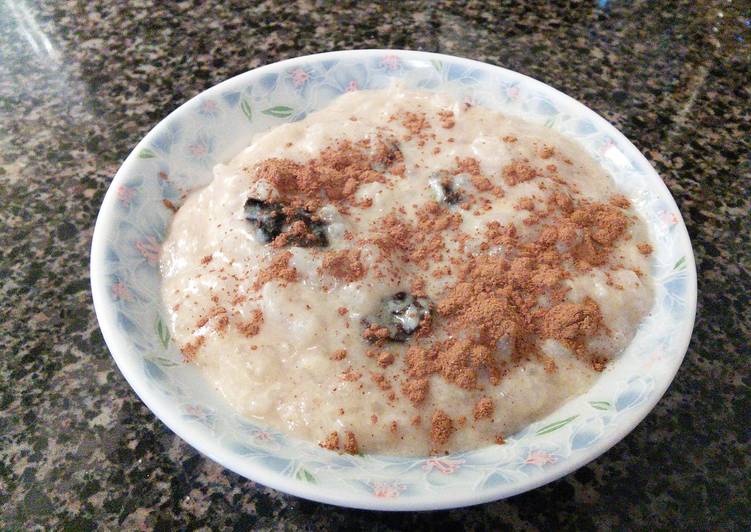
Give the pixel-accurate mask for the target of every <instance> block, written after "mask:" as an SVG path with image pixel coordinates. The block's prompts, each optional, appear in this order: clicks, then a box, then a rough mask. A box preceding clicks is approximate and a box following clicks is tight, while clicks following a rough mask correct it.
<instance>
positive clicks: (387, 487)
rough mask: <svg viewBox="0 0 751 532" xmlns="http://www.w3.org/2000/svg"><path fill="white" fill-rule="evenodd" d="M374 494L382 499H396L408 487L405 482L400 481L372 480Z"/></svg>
mask: <svg viewBox="0 0 751 532" xmlns="http://www.w3.org/2000/svg"><path fill="white" fill-rule="evenodd" d="M371 487H372V488H373V495H375V496H376V497H378V498H380V499H394V498H396V497H398V496H399V495H400V494H401V492H403V491H404V490H405V489H407V486H405V485H404V484H399V483H398V482H372V483H371Z"/></svg>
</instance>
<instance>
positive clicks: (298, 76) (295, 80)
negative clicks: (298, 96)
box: [290, 68, 310, 88]
mask: <svg viewBox="0 0 751 532" xmlns="http://www.w3.org/2000/svg"><path fill="white" fill-rule="evenodd" d="M290 76H291V77H292V85H294V86H295V87H296V88H300V87H302V86H303V85H305V83H306V82H307V81H308V80H309V79H310V74H308V73H307V72H305V71H304V70H303V69H302V68H296V69H294V70H293V71H292V72H291V73H290Z"/></svg>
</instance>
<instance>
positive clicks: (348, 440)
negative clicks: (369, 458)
mask: <svg viewBox="0 0 751 532" xmlns="http://www.w3.org/2000/svg"><path fill="white" fill-rule="evenodd" d="M344 452H345V453H348V454H357V453H358V452H359V448H358V446H357V438H355V434H354V433H353V432H350V431H348V430H347V431H345V432H344Z"/></svg>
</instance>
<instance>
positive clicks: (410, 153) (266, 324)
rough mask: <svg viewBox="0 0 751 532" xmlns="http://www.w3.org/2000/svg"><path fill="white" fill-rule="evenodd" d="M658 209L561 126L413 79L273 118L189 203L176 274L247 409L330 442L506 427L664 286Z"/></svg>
mask: <svg viewBox="0 0 751 532" xmlns="http://www.w3.org/2000/svg"><path fill="white" fill-rule="evenodd" d="M650 253H651V246H650V244H649V235H648V231H647V228H646V225H645V223H644V222H643V220H641V219H640V218H639V217H638V215H637V214H636V212H635V211H634V210H633V209H632V207H631V204H630V202H629V200H628V199H626V198H625V197H623V196H622V195H620V194H619V193H618V191H617V190H616V189H615V186H614V184H613V182H612V180H611V178H610V177H609V176H608V175H607V173H606V172H605V171H604V170H603V169H602V168H601V167H600V166H598V165H597V164H596V163H595V161H594V160H593V159H592V158H591V157H589V156H588V155H587V154H586V153H585V152H584V151H583V149H582V148H580V147H579V146H578V145H576V144H575V143H574V142H572V141H570V140H568V139H565V138H563V137H561V136H559V135H558V134H556V133H555V132H553V131H551V130H549V129H547V128H544V127H541V126H538V125H533V124H531V123H528V122H526V121H523V120H520V119H518V118H514V117H509V116H505V115H502V114H499V113H497V112H494V111H491V110H488V109H485V108H479V107H476V106H471V105H468V104H464V103H460V102H456V101H454V100H452V99H451V98H449V97H448V96H446V95H441V94H435V93H429V92H413V91H408V90H405V89H404V88H402V87H400V86H394V87H391V88H389V89H386V90H379V91H361V92H353V93H348V94H345V95H343V96H341V97H339V98H338V99H336V100H335V101H334V102H333V103H332V104H331V105H329V106H328V107H326V108H325V109H323V110H321V111H318V112H316V113H313V114H310V115H309V116H307V117H306V118H305V119H304V120H302V121H299V122H295V123H290V124H284V125H280V126H278V127H276V128H274V129H273V130H271V131H269V132H267V133H265V134H263V135H261V136H259V137H257V138H255V139H253V141H252V143H251V144H250V145H249V146H248V147H247V148H246V149H245V150H243V151H242V152H241V153H240V154H238V155H237V156H236V157H235V158H234V159H232V160H231V161H230V162H229V163H228V164H220V165H217V167H216V168H215V169H214V179H213V181H212V182H211V183H210V184H209V185H208V186H206V187H205V188H203V189H201V190H198V191H196V192H193V193H192V194H190V195H189V196H188V197H187V199H186V200H185V202H184V204H183V205H182V206H181V207H180V209H179V210H178V212H177V213H176V214H175V217H174V220H173V222H172V225H171V227H170V230H169V234H168V237H167V239H166V241H165V242H164V245H163V247H162V253H161V259H160V267H161V273H162V295H163V300H164V302H165V305H166V306H167V309H168V312H169V319H170V329H171V332H172V335H173V337H174V339H175V341H176V342H177V343H178V345H179V346H180V347H181V349H182V352H183V355H184V357H185V360H186V361H187V362H189V363H191V364H195V365H197V366H198V367H199V368H200V369H201V370H202V372H203V373H204V374H205V376H206V378H207V379H209V380H210V381H211V383H212V384H213V385H214V386H215V387H216V389H217V390H218V391H219V392H220V393H221V394H222V395H223V396H224V397H225V398H226V400H227V401H228V402H229V403H230V404H231V405H232V406H233V407H234V408H235V409H236V410H237V411H238V412H240V413H241V414H243V415H245V416H247V417H249V418H252V419H254V420H257V421H258V422H259V423H262V424H266V425H268V426H272V427H275V428H277V429H279V430H281V431H283V432H285V433H287V434H290V435H292V436H295V437H299V438H303V439H306V440H310V441H313V442H316V443H319V444H320V445H321V446H323V447H326V448H328V449H332V450H336V451H340V452H349V453H358V452H360V453H380V454H392V455H426V454H437V453H445V452H453V451H459V450H465V449H471V448H476V447H480V446H485V445H491V444H502V443H503V441H504V440H503V438H504V436H505V435H510V434H513V433H514V432H516V431H517V430H519V429H521V428H523V427H524V426H525V425H527V424H529V423H530V422H532V421H535V420H536V419H538V418H540V417H542V416H544V415H546V414H547V413H549V412H550V411H552V410H554V409H556V408H557V407H559V406H560V405H561V404H562V403H563V402H565V401H566V400H567V399H568V398H570V397H572V396H574V395H576V394H579V393H581V392H583V391H584V390H586V389H587V388H588V387H589V386H590V385H591V384H592V382H593V381H594V379H596V378H597V376H598V374H599V373H600V372H601V371H603V369H604V368H606V366H607V363H608V361H610V360H611V359H613V358H614V357H616V356H617V355H618V354H619V353H620V352H621V351H622V350H623V349H624V348H625V347H626V346H627V345H628V344H629V342H630V341H631V339H632V337H633V335H634V333H635V331H636V328H637V326H638V324H639V322H640V321H641V320H642V318H643V317H644V316H645V315H646V314H647V312H648V311H649V309H650V307H651V305H652V300H653V294H652V281H651V278H650V275H649V271H650V268H649V255H650Z"/></svg>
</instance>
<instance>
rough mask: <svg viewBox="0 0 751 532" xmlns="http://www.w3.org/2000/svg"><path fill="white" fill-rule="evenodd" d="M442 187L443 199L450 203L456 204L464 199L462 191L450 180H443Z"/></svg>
mask: <svg viewBox="0 0 751 532" xmlns="http://www.w3.org/2000/svg"><path fill="white" fill-rule="evenodd" d="M441 189H442V190H443V201H445V202H446V203H448V204H449V205H456V204H457V203H460V202H461V201H462V195H461V193H460V192H459V191H458V190H457V189H456V187H454V186H453V185H452V184H451V182H450V181H448V180H446V181H442V182H441Z"/></svg>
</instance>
